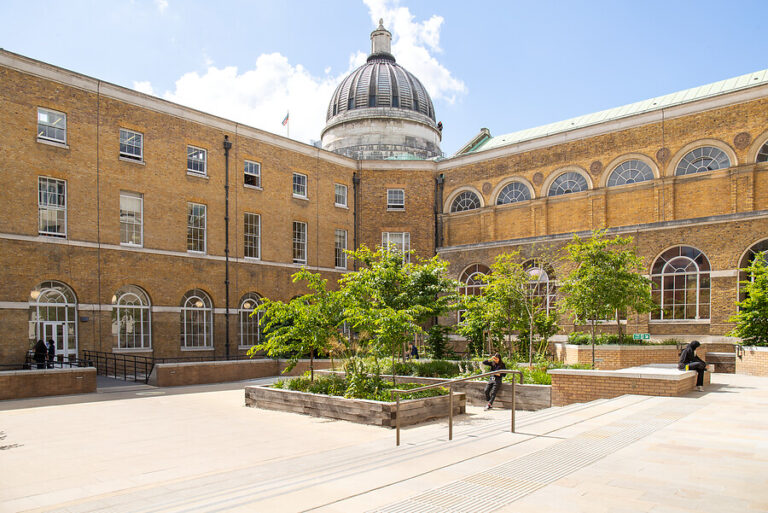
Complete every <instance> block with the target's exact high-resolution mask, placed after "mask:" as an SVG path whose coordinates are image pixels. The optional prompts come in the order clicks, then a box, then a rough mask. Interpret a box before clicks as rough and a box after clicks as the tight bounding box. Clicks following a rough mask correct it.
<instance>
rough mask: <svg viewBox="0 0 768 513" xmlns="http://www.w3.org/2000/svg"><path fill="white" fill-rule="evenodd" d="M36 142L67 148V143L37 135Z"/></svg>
mask: <svg viewBox="0 0 768 513" xmlns="http://www.w3.org/2000/svg"><path fill="white" fill-rule="evenodd" d="M37 142H39V143H40V144H47V145H48V146H53V147H54V148H61V149H63V150H68V149H69V145H68V144H67V143H65V142H61V141H51V140H49V139H41V138H40V137H38V138H37Z"/></svg>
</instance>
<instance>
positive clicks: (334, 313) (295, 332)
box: [248, 268, 344, 380]
mask: <svg viewBox="0 0 768 513" xmlns="http://www.w3.org/2000/svg"><path fill="white" fill-rule="evenodd" d="M297 281H305V282H306V283H307V288H309V289H310V290H311V292H310V293H309V294H305V295H303V296H300V297H297V298H294V299H292V300H291V301H289V302H288V303H284V302H282V301H272V300H270V299H267V298H265V299H264V300H263V301H262V303H261V304H260V305H259V306H258V307H257V308H256V309H255V310H254V314H256V313H257V312H260V313H261V314H262V319H264V334H263V335H264V336H263V338H262V340H263V342H262V343H261V344H259V345H258V346H254V347H252V348H251V349H250V350H249V351H248V354H249V355H250V356H252V355H253V354H255V352H256V351H259V350H263V351H265V352H266V353H267V355H268V356H271V357H274V358H279V357H286V356H287V357H288V358H289V362H288V366H287V367H286V369H285V371H284V372H286V371H289V370H291V369H293V367H294V366H295V365H296V362H297V361H298V359H299V358H301V357H302V356H304V355H307V354H309V355H310V380H311V379H313V378H314V354H315V353H320V352H329V351H330V350H331V348H332V341H335V340H339V339H340V338H341V337H340V334H339V330H338V327H339V326H340V325H341V323H342V322H343V317H342V313H343V308H344V305H343V299H344V298H343V296H342V295H341V293H339V292H338V291H329V290H327V288H326V286H327V280H324V279H322V278H321V277H320V275H319V274H314V273H311V272H309V271H307V270H306V269H304V268H302V269H301V270H300V271H298V272H297V273H295V274H294V275H293V282H294V283H296V282H297ZM254 314H252V315H254Z"/></svg>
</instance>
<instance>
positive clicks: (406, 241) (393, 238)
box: [381, 232, 411, 262]
mask: <svg viewBox="0 0 768 513" xmlns="http://www.w3.org/2000/svg"><path fill="white" fill-rule="evenodd" d="M381 245H382V246H383V247H385V248H387V249H392V250H394V251H397V252H399V253H402V254H403V262H410V261H411V255H410V253H409V251H410V250H411V234H410V233H409V232H381Z"/></svg>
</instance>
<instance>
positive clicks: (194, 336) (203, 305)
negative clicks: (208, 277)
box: [181, 289, 213, 349]
mask: <svg viewBox="0 0 768 513" xmlns="http://www.w3.org/2000/svg"><path fill="white" fill-rule="evenodd" d="M181 347H182V348H201V347H204V348H207V349H212V348H213V304H212V303H211V298H210V297H209V296H208V294H206V293H205V292H203V291H202V290H200V289H193V290H190V291H189V292H187V293H186V294H184V297H183V298H182V299H181Z"/></svg>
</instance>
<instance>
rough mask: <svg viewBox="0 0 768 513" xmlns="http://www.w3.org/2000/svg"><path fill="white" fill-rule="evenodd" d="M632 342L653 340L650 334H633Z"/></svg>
mask: <svg viewBox="0 0 768 513" xmlns="http://www.w3.org/2000/svg"><path fill="white" fill-rule="evenodd" d="M632 340H651V334H650V333H633V334H632Z"/></svg>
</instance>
